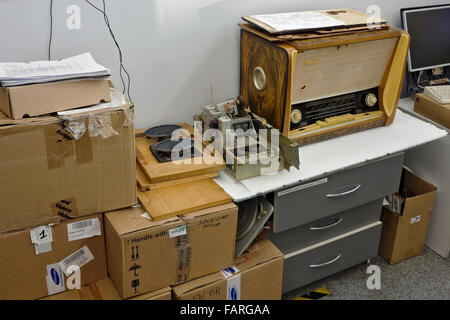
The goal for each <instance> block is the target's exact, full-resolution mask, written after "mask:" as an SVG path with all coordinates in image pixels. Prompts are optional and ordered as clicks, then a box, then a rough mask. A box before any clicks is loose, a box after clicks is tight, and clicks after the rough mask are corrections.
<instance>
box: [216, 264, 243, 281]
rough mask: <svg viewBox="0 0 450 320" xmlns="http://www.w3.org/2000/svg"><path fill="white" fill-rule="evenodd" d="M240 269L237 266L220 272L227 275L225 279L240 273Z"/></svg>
mask: <svg viewBox="0 0 450 320" xmlns="http://www.w3.org/2000/svg"><path fill="white" fill-rule="evenodd" d="M238 272H239V269H238V268H236V267H235V266H232V267H229V268H226V269H223V270H220V273H221V274H222V275H223V276H224V277H225V279H228V278H230V277H232V276H233V275H234V274H236V273H238Z"/></svg>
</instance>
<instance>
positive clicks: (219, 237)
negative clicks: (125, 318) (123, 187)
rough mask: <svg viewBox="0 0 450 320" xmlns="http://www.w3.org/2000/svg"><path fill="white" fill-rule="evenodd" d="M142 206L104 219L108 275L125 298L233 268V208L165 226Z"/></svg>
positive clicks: (208, 211)
mask: <svg viewBox="0 0 450 320" xmlns="http://www.w3.org/2000/svg"><path fill="white" fill-rule="evenodd" d="M143 214H144V209H142V207H137V208H128V209H125V210H120V211H116V212H109V213H106V214H105V234H106V251H107V257H108V273H109V275H110V276H111V279H112V280H113V282H114V284H115V286H116V287H117V288H118V289H119V292H120V295H121V296H122V297H123V298H129V297H131V296H135V295H139V294H142V293H145V292H149V291H152V290H156V289H159V288H162V287H166V286H168V285H173V284H177V283H180V282H184V281H187V280H190V279H193V278H197V277H201V276H203V275H205V274H209V273H213V272H216V271H218V270H221V269H224V268H227V267H229V266H231V265H232V264H233V256H234V246H235V240H236V227H237V206H236V205H235V204H233V203H229V204H224V205H220V206H215V207H211V208H207V209H203V210H199V211H196V212H192V213H189V214H185V215H183V216H181V217H174V218H172V219H169V220H165V221H157V222H155V221H150V220H149V219H148V218H145V217H143V216H142V215H143Z"/></svg>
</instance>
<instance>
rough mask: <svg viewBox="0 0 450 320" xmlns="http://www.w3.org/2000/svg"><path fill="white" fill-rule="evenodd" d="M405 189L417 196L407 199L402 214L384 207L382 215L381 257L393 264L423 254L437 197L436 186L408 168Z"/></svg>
mask: <svg viewBox="0 0 450 320" xmlns="http://www.w3.org/2000/svg"><path fill="white" fill-rule="evenodd" d="M402 189H403V190H408V192H411V193H413V194H414V196H412V197H407V198H406V199H404V203H403V207H402V209H401V211H400V214H399V213H395V212H393V211H392V210H391V209H389V207H388V206H384V207H383V210H382V213H381V221H382V223H383V228H382V231H381V240H380V248H379V254H380V256H382V257H383V258H384V259H385V260H386V261H388V262H389V263H390V264H394V263H397V262H400V261H402V260H405V259H408V258H411V257H414V256H417V255H419V254H421V253H422V251H423V247H424V243H425V238H426V235H427V230H428V224H429V222H430V215H431V211H432V209H433V205H434V200H435V198H436V193H437V188H436V187H435V186H434V185H432V184H431V183H429V182H427V181H426V180H424V179H422V178H420V177H418V176H417V175H415V174H414V173H413V172H411V171H409V170H408V169H406V168H404V169H403V179H402V183H401V185H400V190H402Z"/></svg>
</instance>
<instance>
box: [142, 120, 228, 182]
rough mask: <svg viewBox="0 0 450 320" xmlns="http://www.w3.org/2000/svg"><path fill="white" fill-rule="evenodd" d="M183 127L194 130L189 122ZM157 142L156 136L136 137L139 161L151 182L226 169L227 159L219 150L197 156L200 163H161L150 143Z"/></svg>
mask: <svg viewBox="0 0 450 320" xmlns="http://www.w3.org/2000/svg"><path fill="white" fill-rule="evenodd" d="M182 127H183V128H185V129H186V130H188V131H189V132H191V130H192V132H193V129H191V128H192V127H190V126H189V125H187V124H183V125H182ZM156 142H157V139H155V138H152V139H148V138H147V137H145V136H137V137H136V154H137V155H138V154H139V155H138V157H137V161H138V164H139V166H140V167H141V168H142V170H143V172H144V173H145V175H146V176H147V178H148V179H149V180H150V183H151V184H155V183H161V182H165V181H171V180H176V179H183V178H188V177H194V176H198V175H205V174H210V173H217V172H218V171H220V170H224V169H225V161H224V160H223V158H222V156H221V155H220V153H218V152H217V153H216V154H215V155H209V154H203V155H202V157H201V158H200V157H199V158H200V159H198V158H197V160H198V161H199V163H195V160H194V159H190V161H189V162H188V163H184V161H183V160H179V161H171V162H165V163H160V162H159V161H158V160H157V159H156V158H155V157H154V156H153V154H152V152H151V151H150V145H152V144H155V143H156Z"/></svg>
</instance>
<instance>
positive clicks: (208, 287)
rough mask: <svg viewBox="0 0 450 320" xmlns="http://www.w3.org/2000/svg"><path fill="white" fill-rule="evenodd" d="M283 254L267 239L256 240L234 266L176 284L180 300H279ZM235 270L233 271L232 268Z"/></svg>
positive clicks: (176, 297) (177, 295)
mask: <svg viewBox="0 0 450 320" xmlns="http://www.w3.org/2000/svg"><path fill="white" fill-rule="evenodd" d="M283 261H284V260H283V254H282V253H281V252H280V250H278V248H277V247H275V245H273V243H272V242H270V241H269V240H268V239H264V240H260V241H257V242H255V243H254V244H253V245H252V246H251V247H250V248H249V252H248V253H246V254H244V255H242V256H241V257H239V258H237V259H236V260H235V262H234V267H233V269H234V270H235V271H236V272H235V273H230V271H231V270H232V269H231V268H230V270H228V271H226V270H225V271H222V272H216V273H214V274H210V275H207V276H204V277H201V278H198V279H194V280H191V281H188V282H185V283H182V284H180V285H177V286H174V287H173V288H172V290H173V298H174V299H178V300H234V299H237V300H280V299H281V285H282V278H283ZM231 272H233V271H231Z"/></svg>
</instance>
